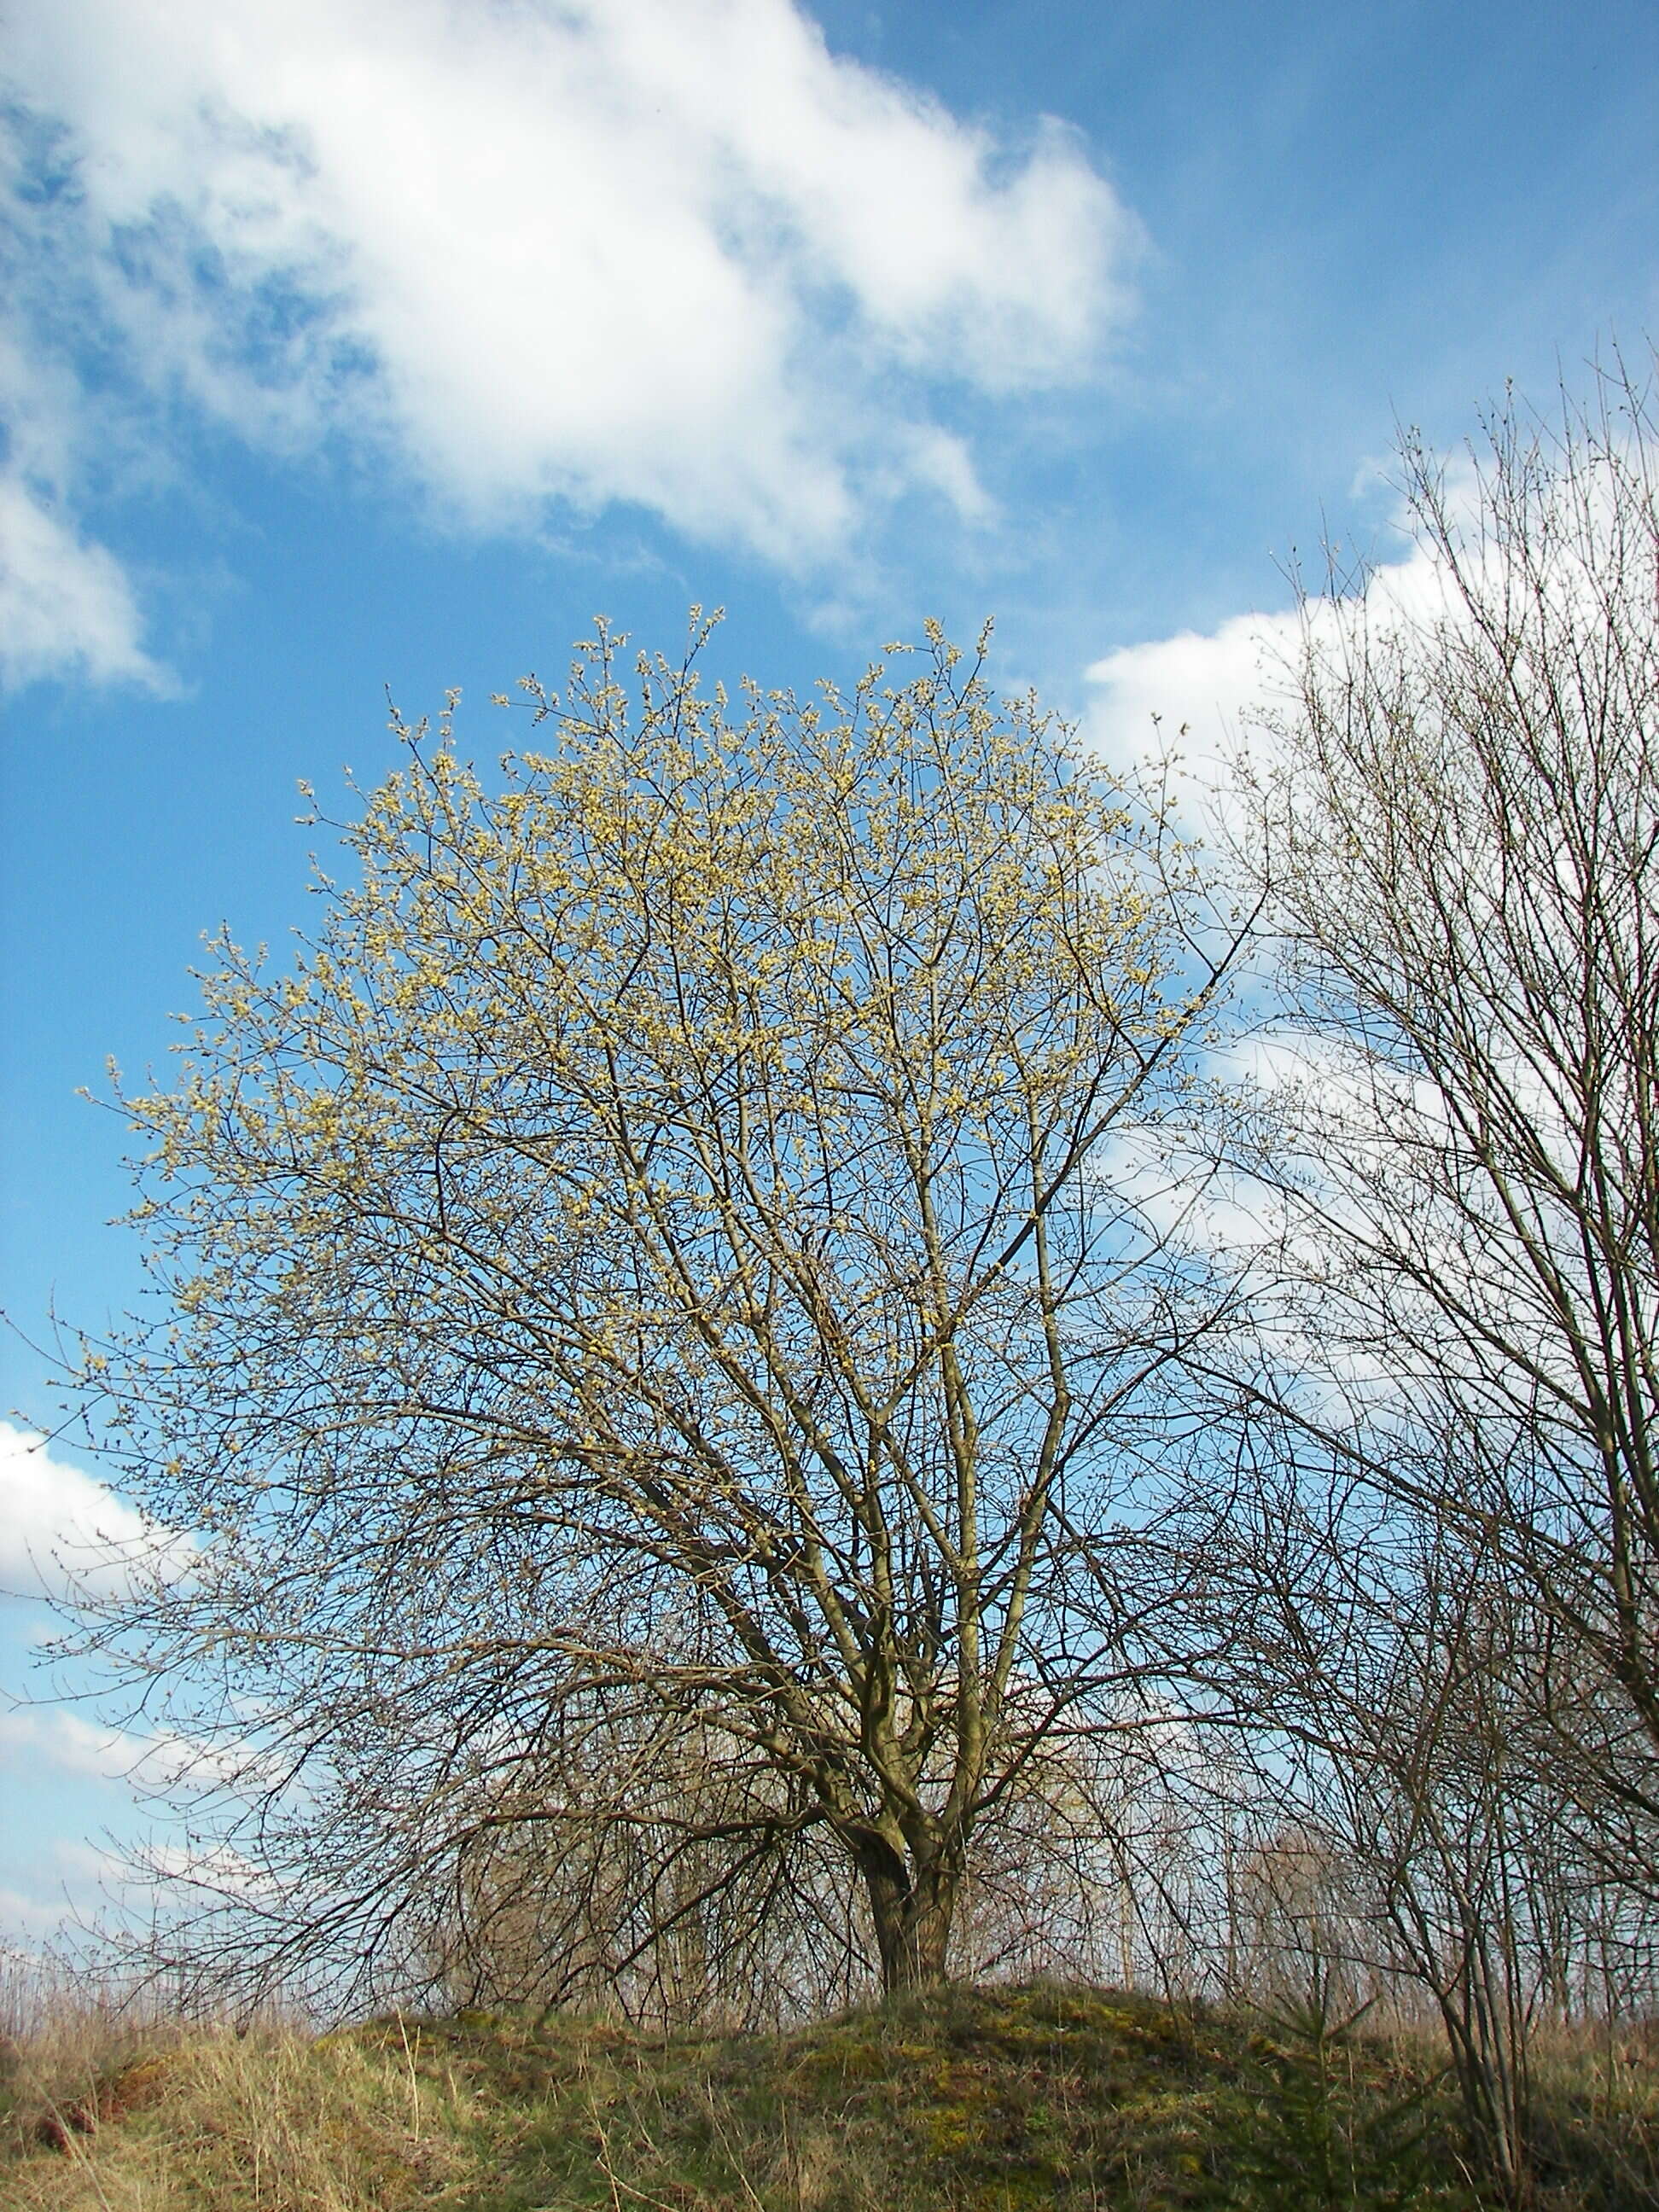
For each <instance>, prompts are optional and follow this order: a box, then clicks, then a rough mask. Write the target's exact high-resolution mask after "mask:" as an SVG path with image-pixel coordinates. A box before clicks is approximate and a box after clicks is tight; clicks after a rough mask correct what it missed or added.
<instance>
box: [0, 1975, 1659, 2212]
mask: <svg viewBox="0 0 1659 2212" xmlns="http://www.w3.org/2000/svg"><path fill="white" fill-rule="evenodd" d="M1578 2072H1579V2074H1580V2075H1582V2076H1583V2080H1582V2081H1581V2083H1580V2086H1579V2087H1577V2088H1575V2087H1573V2086H1572V2083H1571V2082H1567V2083H1566V2085H1565V2087H1563V2088H1562V2089H1561V2091H1560V2093H1559V2095H1558V2097H1557V2099H1556V2103H1555V2107H1554V2129H1555V2135H1556V2136H1557V2138H1558V2155H1557V2157H1556V2159H1555V2161H1554V2163H1555V2164H1556V2166H1558V2167H1559V2172H1558V2175H1557V2181H1558V2184H1559V2186H1558V2187H1557V2188H1556V2189H1555V2190H1553V2191H1552V2194H1553V2196H1554V2197H1556V2198H1557V2200H1558V2201H1559V2203H1562V2204H1564V2205H1566V2204H1571V2205H1574V2206H1596V2207H1605V2208H1606V2212H1613V2208H1614V2207H1620V2208H1624V2207H1628V2206H1634V2205H1638V2204H1640V2203H1644V2202H1656V2201H1659V2195H1656V2196H1654V2197H1650V2196H1649V2194H1648V2188H1647V2185H1648V2183H1649V2182H1650V2181H1652V2180H1653V2179H1654V2177H1655V2176H1656V2174H1659V2166H1656V2164H1655V2162H1654V2159H1653V2155H1652V2138H1651V2137H1650V2136H1649V2135H1648V2134H1647V2133H1646V2131H1645V2118H1644V2115H1643V2114H1640V2113H1638V2115H1637V2116H1636V2117H1634V2118H1631V2117H1628V2116H1627V2117H1626V2119H1625V2120H1624V2121H1623V2122H1622V2123H1621V2124H1620V2126H1619V2127H1618V2128H1616V2129H1613V2128H1610V2126H1609V2124H1607V2121H1606V2120H1605V2118H1604V2117H1601V2118H1598V2115H1597V2112H1596V2111H1595V2091H1594V2083H1593V2081H1592V2079H1591V2076H1590V2075H1589V2072H1588V2070H1587V2069H1583V2068H1582V2067H1581V2068H1580V2069H1578ZM4 2076H5V2079H4V2088H3V2093H0V2094H3V2119H0V2132H3V2148H0V2203H3V2204H4V2205H5V2206H6V2207H7V2208H9V2212H10V2209H11V2208H15V2212H186V2208H188V2212H371V2209H372V2212H404V2209H405V2208H415V2207H428V2206H429V2207H434V2208H436V2207H444V2208H449V2212H565V2208H567V2207H568V2208H575V2207H604V2208H608V2212H624V2208H641V2207H644V2208H649V2207H653V2206H655V2207H658V2208H661V2212H668V2208H672V2209H673V2212H714V2208H720V2212H726V2208H728V2207H730V2208H732V2212H877V2208H881V2212H911V2208H915V2212H921V2208H924V2207H926V2208H935V2207H939V2208H943V2207H959V2208H962V2209H963V2212H969V2208H972V2212H1022V2209H1023V2208H1036V2207H1039V2206H1041V2207H1043V2208H1045V2212H1047V2208H1057V2212H1059V2209H1063V2212H1085V2208H1087V2212H1104V2208H1108V2207H1111V2208H1117V2207H1122V2208H1125V2212H1127V2208H1135V2212H1154V2208H1160V2207H1163V2208H1170V2212H1176V2208H1188V2207H1192V2208H1200V2207H1215V2208H1220V2207H1224V2206H1237V2207H1241V2208H1243V2207H1259V2208H1263V2212H1267V2208H1285V2209H1286V2212H1288V2208H1291V2207H1297V2208H1300V2207H1309V2208H1313V2207H1320V2208H1325V2207H1334V2206H1338V2205H1340V2206H1344V2207H1351V2208H1352V2207H1360V2206H1363V2207H1369V2208H1376V2212H1383V2208H1384V2207H1399V2208H1401V2212H1403V2208H1404V2207H1405V2206H1407V2205H1408V2204H1409V2205H1422V2206H1425V2207H1426V2206H1431V2205H1433V2206H1443V2207H1470V2206H1473V2205H1474V2204H1476V2203H1478V2202H1479V2201H1480V2200H1479V2199H1478V2197H1476V2196H1475V2195H1474V2193H1473V2192H1472V2191H1470V2189H1469V2188H1468V2184H1467V2182H1466V2180H1465V2179H1464V2176H1463V2172H1462V2165H1461V2161H1460V2160H1459V2157H1458V2138H1457V2133H1456V2127H1455V2113H1454V2112H1453V2110H1452V2108H1451V2106H1450V2104H1449V2100H1448V2097H1447V2093H1446V2091H1445V2088H1444V2086H1443V2083H1441V2082H1439V2081H1437V2078H1436V2076H1435V2074H1434V2072H1433V2069H1432V2068H1431V2065H1430V2064H1429V2063H1428V2060H1427V2058H1426V2057H1425V2056H1424V2055H1423V2054H1420V2053H1419V2054H1416V2055H1415V2056H1413V2053H1411V2052H1410V2051H1401V2050H1400V2049H1395V2048H1390V2047H1389V2046H1386V2045H1383V2044H1382V2043H1380V2042H1375V2041H1365V2040H1361V2039H1353V2040H1352V2041H1351V2042H1348V2043H1344V2044H1340V2045H1323V2046H1321V2045H1320V2044H1319V2043H1318V2042H1317V2040H1316V2039H1310V2038H1309V2037H1308V2036H1307V2035H1305V2034H1302V2033H1294V2032H1291V2033H1263V2032H1261V2031H1260V2030H1255V2031H1252V2030H1251V2029H1249V2027H1246V2026H1245V2025H1243V2023H1241V2022H1238V2021H1230V2020H1228V2019H1226V2018H1224V2017H1221V2016H1218V2015H1207V2014H1199V2015H1189V2014H1186V2013H1182V2014H1179V2015H1177V2014H1176V2013H1174V2012H1172V2011H1170V2009H1169V2008H1166V2007H1164V2006H1162V2005H1160V2004H1158V2003H1156V2002H1152V2001H1151V2000H1150V1999H1147V1998H1144V1997H1140V1996H1121V1995H1115V1994H1111V1993H1107V1992H1099V1991H1090V1990H1072V1989H1062V1988H1052V1987H1036V1988H1030V1989H1024V1990H994V1991H990V1990H951V1991H947V1992H945V1993H943V1994H941V1995H939V1996H934V1997H930V1998H928V1999H927V2000H925V2001H923V2000H918V2001H915V2002H908V2003H904V2004H896V2005H892V2006H889V2007H885V2008H871V2009H868V2010H864V2011H859V2012H855V2013H852V2014H848V2015H844V2016H843V2017H842V2018H840V2019H837V2020H834V2021H825V2022H823V2023H820V2024H817V2025H815V2026H812V2027H805V2028H801V2029H799V2030H797V2031H795V2032H793V2033H787V2034H779V2035H769V2036H756V2035H726V2036H713V2035H681V2036H674V2037H666V2038H665V2037H660V2036H651V2035H645V2034H641V2033H635V2032H634V2031H632V2030H629V2029H625V2028H620V2027H613V2026H605V2025H599V2024H593V2023H586V2024H584V2023H579V2022H570V2021H558V2022H556V2024H554V2025H553V2026H552V2027H550V2028H548V2029H546V2030H544V2031H538V2030H536V2029H534V2028H533V2027H529V2026H527V2025H526V2024H524V2023H522V2022H518V2021H509V2020H501V2019H496V2018H494V2017H488V2016H485V2015H477V2014H471V2015H462V2016H460V2017H459V2018H458V2019H454V2020H448V2021H420V2022H416V2021H412V2020H411V2021H398V2020H392V2021H376V2022H374V2023H372V2024H370V2025H368V2026H367V2027H358V2028H354V2029H351V2030H347V2031H340V2032H337V2033H334V2034H332V2035H329V2036H325V2037H322V2038H319V2039H308V2038H305V2037H301V2036H299V2035H295V2034H292V2033H276V2032H261V2033H252V2034H250V2035H248V2036H246V2037H241V2038H238V2037H236V2036H234V2035H231V2034H228V2033H222V2034H203V2033H194V2034H191V2033H182V2032H181V2033H176V2034H169V2035H158V2034H155V2033H150V2034H149V2035H148V2036H145V2037H143V2038H139V2039H131V2040H130V2041H126V2042H125V2043H124V2042H123V2041H122V2040H121V2039H119V2038H114V2039H112V2038H111V2036H110V2035H109V2033H108V2032H107V2031H104V2032H102V2033H100V2034H96V2035H92V2036H90V2037H88V2034H87V2033H85V2032H84V2031H82V2033H81V2035H80V2038H79V2040H78V2041H77V2039H76V2036H75V2035H74V2034H68V2035H65V2034H64V2033H59V2034H58V2036H57V2037H56V2038H54V2037H52V2036H51V2035H45V2036H42V2037H40V2038H39V2039H30V2040H28V2041H26V2042H23V2043H19V2044H14V2045H11V2046H10V2048H9V2050H8V2051H7V2053H6V2056H5V2062H4ZM1575 2078H1576V2077H1575ZM1644 2099H1645V2102H1646V2104H1647V2105H1649V2106H1650V2105H1651V2104H1652V2103H1653V2102H1654V2101H1655V2099H1654V2098H1653V2096H1652V2094H1651V2093H1650V2092H1644ZM1575 2100H1577V2102H1576V2104H1575Z"/></svg>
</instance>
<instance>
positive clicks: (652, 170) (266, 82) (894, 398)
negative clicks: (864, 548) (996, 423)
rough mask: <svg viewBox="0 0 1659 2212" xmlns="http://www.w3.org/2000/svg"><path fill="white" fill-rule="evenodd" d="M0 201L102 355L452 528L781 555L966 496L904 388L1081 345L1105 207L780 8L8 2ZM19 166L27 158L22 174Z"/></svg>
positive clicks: (1085, 361)
mask: <svg viewBox="0 0 1659 2212" xmlns="http://www.w3.org/2000/svg"><path fill="white" fill-rule="evenodd" d="M7 39H8V63H7V65H8V68H9V72H10V74H11V76H12V79H13V82H14V84H15V87H16V88H17V90H18V93H19V94H20V97H21V100H22V102H23V103H24V105H25V108H26V111H27V114H28V115H29V116H30V117H31V118H33V125H32V128H33V137H31V138H30V139H29V141H28V143H29V145H30V147H32V148H33V153H32V154H31V155H29V157H28V158H27V159H25V158H24V157H23V155H21V154H20V155H18V156H17V165H18V173H19V175H20V176H22V175H24V173H26V172H28V173H29V174H30V177H31V179H32V181H31V182H30V187H29V191H28V192H27V193H20V194H19V195H18V205H19V208H20V209H22V208H23V203H24V201H25V200H27V210H24V211H23V212H22V213H20V216H19V220H20V222H23V224H24V228H25V229H26V230H27V228H28V226H29V225H31V224H32V225H33V227H34V229H35V230H36V231H37V232H40V231H41V228H42V226H47V227H49V228H50V230H51V234H52V240H53V245H54V248H55V251H56V252H57V254H58V258H59V260H60V261H61V260H62V259H63V258H64V254H65V252H67V251H68V250H69V249H70V246H72V248H73V254H74V257H75V262H76V282H77V283H79V284H81V285H82V287H83V288H84V289H85V290H86V291H87V293H88V296H91V297H95V299H96V300H97V301H98V303H99V308H100V313H103V314H104V315H106V317H107V318H108V320H109V325H110V327H111V328H112V329H113V330H116V331H118V332H119V349H120V352H121V356H122V357H123V359H124V361H125V363H126V364H127V366H128V368H130V369H131V371H132V373H134V374H136V375H137V376H138V377H139V378H140V379H141V380H143V383H144V384H145V385H146V386H147V388H149V390H151V391H152V392H156V393H162V392H167V393H171V394H174V395H183V396H184V397H185V398H187V399H188V400H189V401H190V402H191V403H192V404H195V405H197V406H198V407H203V408H206V409H208V410H211V411H212V412H213V413H214V414H215V415H216V416H219V417H221V418H222V419H224V420H226V421H228V422H230V423H232V424H233V425H234V427H235V428H237V429H238V430H239V431H240V432H243V433H245V434H246V435H253V436H257V437H259V438H262V439H276V440H282V441H289V442H290V443H295V444H299V445H301V446H305V445H315V444H317V443H318V442H319V441H324V440H326V439H328V438H330V437H331V436H336V435H349V436H350V437H351V438H352V439H353V440H354V441H358V442H359V443H362V441H368V443H369V444H370V446H371V447H372V448H373V450H374V451H375V452H377V453H379V455H380V458H381V460H382V463H383V464H384V465H386V467H387V468H389V469H391V470H392V471H397V472H399V473H401V474H404V475H406V476H410V477H413V479H414V481H416V483H419V484H420V485H422V486H423V487H424V488H425V489H427V490H428V492H429V494H430V495H432V497H433V499H434V500H435V502H436V503H437V504H438V506H439V507H440V508H441V510H443V511H445V512H447V513H449V514H450V515H452V516H453V519H454V520H456V521H457V522H459V523H461V524H465V525H467V526H473V527H486V528H495V527H500V526H510V525H522V524H524V523H526V522H527V521H528V520H531V519H532V518H533V517H534V515H535V514H536V513H537V512H538V510H539V508H540V507H541V506H542V505H543V504H544V502H545V501H548V500H550V499H554V500H562V501H568V502H570V503H572V504H574V506H576V507H580V508H585V509H589V510H591V509H594V508H598V507H601V506H604V505H607V504H610V503H611V502H616V501H623V502H633V503H636V504H638V505H640V506H641V507H647V508H649V509H651V510H653V511H654V512H655V513H658V514H659V515H660V516H662V517H663V518H665V520H667V521H668V522H669V523H670V524H671V525H672V526H675V527H677V528H678V529H680V530H683V531H684V532H688V533H689V534H690V535H692V536H694V537H696V538H704V539H708V540H720V541H723V542H726V543H731V544H741V545H744V546H746V547H748V548H749V549H750V550H755V551H757V552H759V553H760V554H761V555H762V556H765V557H767V558H769V559H771V560H773V561H775V562H781V563H782V564H784V565H786V566H787V567H791V568H795V569H797V570H801V569H805V568H811V567H814V566H816V565H819V564H821V563H822V562H823V561H825V560H826V559H828V558H829V557H831V556H834V555H835V554H836V553H837V552H838V551H842V550H845V548H846V547H847V545H848V544H849V542H850V541H851V539H852V538H854V535H855V534H856V533H857V532H858V531H859V529H860V526H862V524H863V523H864V522H865V521H866V520H868V519H869V517H870V516H871V514H872V513H874V512H876V511H877V510H878V509H879V507H881V505H882V504H883V502H884V501H890V500H891V499H892V498H894V497H896V496H900V495H904V494H905V493H908V491H910V490H912V489H917V488H921V489H926V490H928V491H930V492H931V493H932V494H933V495H935V496H937V497H941V498H943V499H944V500H945V501H947V502H949V503H950V504H951V505H952V506H954V507H955V508H956V510H957V513H959V514H960V515H961V516H963V518H964V519H969V520H971V519H973V518H975V516H977V515H978V514H980V513H982V512H983V511H984V506H985V495H984V493H983V490H982V488H981V485H980V483H979V482H978V478H977V476H976V473H975V468H974V465H973V459H972V456H971V454H970V453H969V451H968V449H967V447H966V446H965V445H963V443H962V442H961V441H959V440H957V439H955V438H953V437H952V436H951V434H950V432H949V431H948V429H947V428H945V427H943V426H942V425H941V423H940V422H939V420H938V419H937V416H938V408H937V406H936V404H934V402H935V399H936V396H937V392H938V391H939V388H940V387H941V386H947V385H954V386H958V387H963V388H966V389H968V390H969V391H972V392H978V393H981V394H985V395H991V396H993V397H1000V396H1006V395H1008V394H1012V393H1015V392H1020V391H1022V390H1030V389H1031V388H1033V387H1035V386H1044V385H1051V384H1054V383H1055V382H1057V381H1062V380H1067V379H1076V378H1079V377H1084V376H1086V375H1088V374H1090V373H1091V370H1092V368H1094V366H1095V365H1096V364H1097V362H1098V360H1099V357H1100V351H1101V348H1102V345H1103V343H1104V342H1106V341H1107V340H1109V337H1110V336H1111V334H1112V332H1113V331H1114V330H1115V328H1116V326H1117V325H1118V324H1119V323H1120V322H1121V319H1122V317H1123V315H1124V313H1126V310H1127V293H1126V289H1125V281H1126V277H1125V272H1126V270H1127V267H1128V265H1129V264H1130V262H1131V261H1132V259H1133V253H1134V251H1135V246H1136V239H1137V232H1136V226H1135V224H1134V222H1133V218H1132V217H1131V216H1129V215H1128V214H1127V212H1126V210H1124V209H1123V208H1122V206H1121V204H1120V203H1119V202H1118V200H1117V199H1116V197H1115V195H1114V193H1113V191H1112V190H1111V188H1110V186H1109V185H1108V184H1107V183H1106V181H1105V180H1104V179H1103V178H1102V177H1101V176H1100V175H1099V174H1098V173H1097V172H1096V171H1095V170H1094V169H1093V168H1092V167H1091V165H1090V163H1089V161H1088V160H1087V158H1086V155H1085V151H1084V149H1082V148H1081V146H1080V145H1079V143H1078V142H1077V140H1076V139H1075V137H1073V135H1072V134H1071V133H1069V132H1068V131H1066V130H1065V129H1064V128H1062V127H1061V126H1060V125H1058V124H1054V123H1052V122H1040V123H1039V124H1037V125H1036V127H1035V129H1034V131H1033V134H1032V136H1031V137H1030V142H1029V143H1026V144H1025V145H1024V146H1023V147H1020V148H1012V149H1011V148H1010V147H1008V146H1006V145H1002V144H999V143H996V142H995V141H994V139H993V138H992V137H991V136H990V135H988V134H987V132H986V131H984V130H982V129H981V128H979V127H978V126H976V125H971V124H969V123H966V122H964V121H963V120H961V119H960V118H957V117H954V116H952V115H951V114H950V113H949V112H946V111H945V109H944V108H942V107H941V106H939V105H938V104H937V103H936V102H935V101H933V100H930V99H928V98H927V97H925V96H924V95H922V94H920V93H918V92H916V91H915V90H913V89H911V88H908V87H906V86H904V85H902V84H901V83H900V82H896V80H894V79H892V78H890V77H888V76H884V75H881V74H879V73H878V72H876V71H874V70H871V69H868V68H866V67H865V66H863V65H861V64H858V63H856V62H854V61H852V60H850V59H848V58H842V57H838V56H836V55H834V54H832V53H831V52H829V48H828V47H827V46H826V45H825V43H824V41H823V36H822V34H821V33H820V32H819V31H818V29H817V27H816V25H814V24H813V23H812V21H811V19H810V18H809V17H808V16H807V15H805V14H804V13H803V12H802V10H801V9H800V8H799V7H798V6H797V5H795V4H793V0H471V4H463V0H242V4H240V5H239V6H238V7H236V8H234V9H226V8H224V7H223V6H222V5H218V4H215V0H155V4H152V5H149V6H147V7H145V8H143V9H132V8H131V7H128V6H126V5H125V4H123V0H80V4H77V5H76V7H74V8H72V9H65V8H64V7H62V6H61V5H59V4H58V0H16V4H15V6H14V7H13V8H11V9H9V11H8V28H7ZM31 163H32V165H33V167H32V169H31Z"/></svg>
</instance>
